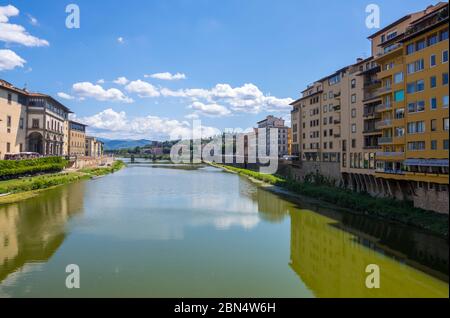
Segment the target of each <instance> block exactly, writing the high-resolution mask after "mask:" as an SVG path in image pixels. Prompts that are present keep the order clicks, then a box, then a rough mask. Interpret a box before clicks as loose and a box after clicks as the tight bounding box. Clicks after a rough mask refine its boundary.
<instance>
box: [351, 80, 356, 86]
mask: <svg viewBox="0 0 450 318" xmlns="http://www.w3.org/2000/svg"><path fill="white" fill-rule="evenodd" d="M351 85H352V88H355V87H356V80H355V79H352V82H351Z"/></svg>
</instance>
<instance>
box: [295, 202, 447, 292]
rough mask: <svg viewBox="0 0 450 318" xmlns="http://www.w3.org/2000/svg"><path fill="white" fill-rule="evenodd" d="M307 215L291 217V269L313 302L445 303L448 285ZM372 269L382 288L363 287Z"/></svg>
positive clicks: (305, 212)
mask: <svg viewBox="0 0 450 318" xmlns="http://www.w3.org/2000/svg"><path fill="white" fill-rule="evenodd" d="M332 223H335V221H334V220H332V219H329V218H327V217H326V216H322V215H319V214H317V213H314V212H312V211H309V210H299V211H295V210H293V211H292V212H291V263H290V265H291V267H292V269H293V270H294V271H295V272H296V273H297V274H298V275H299V277H300V279H301V280H302V281H303V282H305V283H306V285H307V286H308V287H309V288H310V289H311V290H312V291H313V292H314V294H315V296H317V297H448V284H447V283H446V282H444V281H442V280H439V279H436V278H434V277H432V276H430V275H427V274H425V273H424V272H422V271H419V270H416V269H414V268H412V267H410V266H407V265H404V264H402V263H401V262H402V261H403V259H397V260H396V259H393V258H391V257H388V256H386V255H384V254H382V252H383V250H375V249H371V248H370V247H371V246H368V245H367V244H361V238H357V237H355V236H354V235H352V234H350V233H348V232H346V231H342V230H340V229H338V228H336V227H334V226H330V225H331V224H332ZM368 264H377V265H378V266H379V267H380V272H381V288H380V289H368V288H366V286H365V279H366V275H367V274H366V273H365V268H366V266H367V265H368Z"/></svg>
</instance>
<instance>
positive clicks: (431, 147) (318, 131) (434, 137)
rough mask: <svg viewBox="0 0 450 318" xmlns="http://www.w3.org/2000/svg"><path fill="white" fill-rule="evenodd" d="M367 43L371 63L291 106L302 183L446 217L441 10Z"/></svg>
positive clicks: (444, 24) (400, 23)
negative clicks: (309, 176) (330, 181)
mask: <svg viewBox="0 0 450 318" xmlns="http://www.w3.org/2000/svg"><path fill="white" fill-rule="evenodd" d="M369 40H370V41H371V44H372V56H371V57H369V58H366V59H358V60H357V61H356V63H355V64H353V65H349V66H346V67H344V68H342V69H340V70H338V71H337V72H334V73H332V74H331V75H329V76H327V77H325V78H322V79H320V80H318V81H316V82H314V84H311V85H309V86H308V87H307V88H306V89H305V90H304V91H302V92H301V93H302V96H301V97H300V98H299V99H298V100H296V101H294V102H293V103H292V104H291V105H292V107H293V109H292V111H291V121H292V151H293V155H296V156H298V157H299V158H300V164H298V165H300V166H301V169H302V170H304V172H303V175H304V174H306V173H307V172H320V173H321V174H323V175H325V176H328V177H333V178H338V179H340V180H338V182H339V183H340V184H341V185H344V186H346V187H348V188H351V189H354V190H356V191H363V192H368V193H370V194H372V195H376V196H389V197H396V198H399V199H409V200H413V201H414V204H415V205H416V206H419V207H422V208H425V209H431V210H435V211H440V212H444V213H448V129H449V121H448V5H447V3H438V4H437V5H435V6H429V7H427V8H426V9H425V10H423V11H420V12H416V13H412V14H409V15H406V16H404V17H402V18H401V19H399V20H397V21H395V22H394V23H392V24H390V25H388V26H387V27H385V28H383V29H381V30H380V31H378V32H376V33H375V34H373V35H372V36H370V37H369ZM336 163H337V164H336ZM294 164H296V163H294ZM336 171H337V172H338V173H336ZM437 202H443V203H437Z"/></svg>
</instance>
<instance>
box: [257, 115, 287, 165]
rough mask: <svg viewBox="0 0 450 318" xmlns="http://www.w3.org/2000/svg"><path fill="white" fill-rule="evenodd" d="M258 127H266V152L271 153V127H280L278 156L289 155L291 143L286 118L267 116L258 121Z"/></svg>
mask: <svg viewBox="0 0 450 318" xmlns="http://www.w3.org/2000/svg"><path fill="white" fill-rule="evenodd" d="M258 128H261V129H266V154H267V155H269V154H270V129H271V128H276V129H278V136H277V144H278V156H279V157H282V156H285V155H288V153H289V152H288V149H289V143H288V135H289V127H287V126H285V124H284V119H282V118H277V117H274V116H272V115H269V116H267V117H266V118H265V119H263V120H261V121H259V122H258Z"/></svg>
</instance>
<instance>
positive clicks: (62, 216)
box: [0, 182, 84, 282]
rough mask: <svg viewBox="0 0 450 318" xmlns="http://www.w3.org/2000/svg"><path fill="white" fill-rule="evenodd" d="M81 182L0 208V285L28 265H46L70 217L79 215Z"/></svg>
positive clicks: (82, 187) (59, 244) (58, 243)
mask: <svg viewBox="0 0 450 318" xmlns="http://www.w3.org/2000/svg"><path fill="white" fill-rule="evenodd" d="M83 197H84V183H83V182H79V183H75V184H71V185H68V186H65V187H58V188H55V189H53V190H50V191H46V192H43V193H42V194H41V195H39V196H38V197H35V198H33V199H30V200H26V201H22V202H19V203H16V204H9V205H2V206H0V244H1V248H0V282H2V281H3V280H4V279H6V278H7V277H8V276H9V275H10V274H11V273H14V272H16V271H24V270H25V269H26V267H24V266H25V265H26V264H28V263H42V262H47V261H48V260H49V259H50V258H51V257H52V255H53V254H54V253H55V252H56V250H57V249H58V248H59V247H60V246H61V244H62V243H63V241H64V239H65V238H66V236H67V233H66V231H65V226H66V223H67V221H68V219H69V218H70V217H72V216H73V215H75V214H77V213H81V211H82V206H83Z"/></svg>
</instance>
